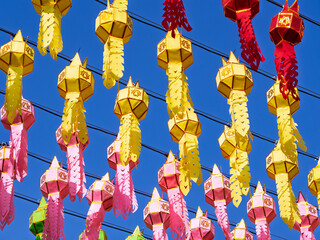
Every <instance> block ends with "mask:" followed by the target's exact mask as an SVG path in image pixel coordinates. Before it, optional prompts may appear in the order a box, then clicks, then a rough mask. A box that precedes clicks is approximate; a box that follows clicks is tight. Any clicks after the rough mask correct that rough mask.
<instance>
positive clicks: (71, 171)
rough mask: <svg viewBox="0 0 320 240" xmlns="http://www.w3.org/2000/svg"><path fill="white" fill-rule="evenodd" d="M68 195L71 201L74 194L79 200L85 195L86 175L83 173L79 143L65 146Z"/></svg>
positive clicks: (81, 151) (74, 197)
mask: <svg viewBox="0 0 320 240" xmlns="http://www.w3.org/2000/svg"><path fill="white" fill-rule="evenodd" d="M67 157H68V180H69V195H70V200H71V202H73V201H74V200H75V199H76V195H78V197H79V201H81V199H82V198H83V197H84V196H85V195H86V193H87V189H86V186H85V182H86V177H85V174H84V167H83V166H84V160H83V150H82V148H81V147H80V146H79V144H75V145H73V146H70V147H67Z"/></svg>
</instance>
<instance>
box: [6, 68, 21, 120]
mask: <svg viewBox="0 0 320 240" xmlns="http://www.w3.org/2000/svg"><path fill="white" fill-rule="evenodd" d="M22 72H23V69H22V68H21V67H13V66H9V69H8V73H7V88H6V95H5V103H4V106H5V110H6V112H7V114H8V120H9V122H10V123H12V122H13V120H14V118H15V117H16V112H17V110H18V112H19V113H20V115H21V114H22V113H21V96H22Z"/></svg>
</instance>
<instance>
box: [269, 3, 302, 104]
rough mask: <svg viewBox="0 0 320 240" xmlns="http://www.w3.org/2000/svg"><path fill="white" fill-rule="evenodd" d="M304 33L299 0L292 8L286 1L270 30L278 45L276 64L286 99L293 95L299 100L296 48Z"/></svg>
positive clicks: (275, 52)
mask: <svg viewBox="0 0 320 240" xmlns="http://www.w3.org/2000/svg"><path fill="white" fill-rule="evenodd" d="M303 32H304V23H303V20H302V18H301V17H300V16H299V6H298V0H295V2H294V3H293V4H292V6H291V7H290V8H289V6H288V0H286V2H285V4H284V6H283V10H282V11H281V12H280V13H278V14H277V15H276V16H274V17H273V18H272V20H271V25H270V30H269V34H270V38H271V41H272V42H273V43H274V44H275V45H276V48H275V51H274V55H275V59H274V62H275V64H276V69H277V75H278V79H280V85H279V87H280V92H281V94H282V96H283V98H284V99H287V98H288V95H289V94H290V93H291V94H292V97H293V98H294V99H295V100H297V101H298V100H299V95H298V93H297V90H296V86H297V85H298V79H297V76H298V71H297V70H298V65H297V59H296V52H295V50H294V46H295V45H296V44H298V43H300V42H301V41H302V37H303Z"/></svg>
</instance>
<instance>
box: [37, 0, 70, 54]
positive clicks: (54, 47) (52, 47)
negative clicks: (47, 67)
mask: <svg viewBox="0 0 320 240" xmlns="http://www.w3.org/2000/svg"><path fill="white" fill-rule="evenodd" d="M32 4H33V7H34V9H35V10H36V12H37V13H38V14H39V15H40V16H41V18H40V27H39V36H38V49H39V52H40V53H41V54H42V55H46V54H47V48H48V47H49V51H50V55H51V57H52V58H53V59H54V60H57V55H58V53H59V52H61V51H62V37H61V18H62V17H63V16H65V15H66V14H67V13H68V11H69V9H70V8H71V6H72V0H46V1H43V0H32Z"/></svg>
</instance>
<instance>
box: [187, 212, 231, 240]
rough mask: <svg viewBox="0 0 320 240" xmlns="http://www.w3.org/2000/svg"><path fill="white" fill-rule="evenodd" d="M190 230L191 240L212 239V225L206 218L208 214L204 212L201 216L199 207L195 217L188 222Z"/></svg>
mask: <svg viewBox="0 0 320 240" xmlns="http://www.w3.org/2000/svg"><path fill="white" fill-rule="evenodd" d="M190 229H191V238H190V239H191V240H202V239H203V240H212V239H214V230H215V229H214V225H213V223H212V221H211V220H210V219H209V218H208V212H207V211H206V212H205V214H203V212H202V211H201V208H200V207H198V210H197V214H196V217H195V218H193V219H191V220H190ZM226 239H227V238H226ZM229 239H230V238H229Z"/></svg>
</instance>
